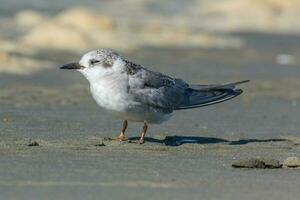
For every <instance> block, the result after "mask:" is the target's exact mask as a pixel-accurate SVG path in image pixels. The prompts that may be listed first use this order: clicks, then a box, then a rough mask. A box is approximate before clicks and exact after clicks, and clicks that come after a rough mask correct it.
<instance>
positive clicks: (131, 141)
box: [128, 139, 145, 144]
mask: <svg viewBox="0 0 300 200" xmlns="http://www.w3.org/2000/svg"><path fill="white" fill-rule="evenodd" d="M128 142H129V143H133V144H144V143H145V141H144V140H143V139H139V140H128Z"/></svg>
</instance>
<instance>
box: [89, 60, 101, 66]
mask: <svg viewBox="0 0 300 200" xmlns="http://www.w3.org/2000/svg"><path fill="white" fill-rule="evenodd" d="M97 63H100V60H91V64H92V65H94V64H97Z"/></svg>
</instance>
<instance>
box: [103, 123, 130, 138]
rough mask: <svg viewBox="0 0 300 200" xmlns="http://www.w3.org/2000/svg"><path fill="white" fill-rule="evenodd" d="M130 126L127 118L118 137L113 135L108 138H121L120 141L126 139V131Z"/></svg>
mask: <svg viewBox="0 0 300 200" xmlns="http://www.w3.org/2000/svg"><path fill="white" fill-rule="evenodd" d="M127 127H128V121H127V120H126V119H125V120H124V121H123V127H122V130H121V132H120V135H119V136H118V137H113V138H107V140H119V141H126V140H127V139H126V137H125V131H126V129H127Z"/></svg>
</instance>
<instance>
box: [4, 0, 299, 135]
mask: <svg viewBox="0 0 300 200" xmlns="http://www.w3.org/2000/svg"><path fill="white" fill-rule="evenodd" d="M0 3H1V7H0V30H1V32H0V89H1V93H0V103H1V107H2V111H1V112H2V118H3V119H4V121H7V119H6V118H9V117H10V116H14V117H12V118H15V117H18V116H19V117H20V116H21V117H25V118H26V117H27V115H26V114H24V113H26V112H25V111H20V109H25V110H26V109H29V110H30V109H33V108H34V109H37V108H39V109H41V113H40V115H44V114H45V113H47V112H48V113H51V112H50V110H49V109H51V108H55V107H59V106H74V107H72V110H74V113H76V109H77V108H79V107H80V106H81V107H82V106H89V109H90V110H93V109H94V108H95V107H96V105H95V103H94V101H93V100H92V98H91V96H90V94H89V87H88V83H87V81H86V80H85V79H84V78H83V77H82V76H81V75H80V74H79V73H76V72H70V71H61V70H59V69H58V67H59V66H61V65H62V64H64V63H68V62H71V61H78V60H79V59H80V57H81V55H82V54H84V53H86V52H87V51H89V50H91V49H96V48H110V49H112V50H114V51H117V52H119V53H121V54H123V55H124V56H126V57H128V59H129V60H132V61H135V62H137V63H140V64H143V65H144V66H146V67H149V68H150V69H152V70H157V71H161V72H163V73H166V74H169V75H171V76H174V77H181V78H183V79H185V80H186V81H188V82H191V83H204V84H205V83H222V82H230V81H239V80H244V79H251V81H252V82H251V83H249V84H246V85H244V86H242V87H243V88H244V89H245V93H244V94H243V95H242V96H241V97H240V98H239V99H236V100H234V101H235V103H225V104H224V105H221V106H220V105H217V106H214V107H211V108H208V109H207V108H203V109H202V110H201V111H199V110H197V111H190V112H185V111H183V112H180V113H181V114H178V115H177V118H176V117H175V120H173V121H171V122H170V124H169V125H168V126H167V128H165V129H163V131H166V130H170V129H169V128H170V127H171V131H170V132H172V131H174V134H176V131H177V132H178V133H180V132H182V130H178V129H177V128H176V125H175V121H176V120H179V119H180V116H182V117H183V116H184V115H186V114H187V113H188V114H187V117H189V118H190V119H191V123H192V124H194V125H195V127H198V128H197V129H191V128H189V127H188V125H186V126H187V127H186V128H189V129H191V130H190V132H191V133H192V134H195V135H196V134H199V130H200V131H201V132H202V133H203V132H204V133H207V134H212V135H216V136H217V135H220V131H221V132H222V134H225V135H227V136H231V135H234V136H236V137H242V136H243V135H247V134H250V135H256V136H257V137H265V136H266V135H282V134H299V123H298V122H299V121H298V119H299V115H298V113H299V111H300V108H299V105H298V102H299V98H300V92H299V87H300V80H299V75H300V68H299V62H300V59H299V56H300V12H299V10H300V1H298V0H285V1H282V0H213V1H212V0H189V1H181V0H164V1H154V0H120V1H109V0H102V1H96V0H86V1H84V2H83V1H79V0H76V1H71V0H64V1H61V0H53V1H46V0H28V1H21V0H10V1H7V0H0ZM63 108H65V107H63ZM5 109H6V110H5ZM89 109H88V108H85V110H89ZM62 110H63V109H62ZM15 112H18V113H19V115H17V116H15V114H14V113H15ZM97 112H98V111H97ZM43 113H44V114H43ZM87 113H88V112H87ZM99 113H101V112H99ZM220 113H221V114H220ZM226 113H231V116H232V117H231V118H230V119H227V121H226V120H225V121H223V118H226V116H227V114H226ZM36 115H38V114H36ZM40 115H38V116H37V117H38V118H40V117H41V116H40ZM56 115H58V114H57V112H54V114H53V117H54V118H55V116H56ZM99 115H101V114H95V120H97V118H99ZM194 116H200V117H201V120H199V119H197V118H195V117H194ZM212 118H213V119H215V121H217V122H219V123H217V124H215V123H214V122H212V120H211V119H212ZM46 119H47V120H49V119H48V118H46ZM108 119H111V120H112V118H108ZM236 119H239V120H236ZM61 120H62V121H64V120H66V119H65V118H63V119H61ZM74 120H75V121H76V120H77V121H76V122H78V123H80V121H82V119H80V118H78V119H74ZM103 120H105V119H103ZM228 120H229V121H228ZM8 121H9V120H8ZM17 121H18V120H17ZM21 121H22V120H21ZM50 121H51V120H50ZM108 121H109V120H108ZM116 121H117V120H116ZM116 121H114V120H112V121H111V122H108V123H110V124H111V125H112V124H114V123H115V122H116ZM20 123H21V122H20ZM49 123H50V122H49ZM52 123H55V122H53V121H52ZM82 124H84V123H82ZM19 125H20V124H19ZM23 125H24V126H25V127H26V123H25V124H23ZM83 126H84V125H83ZM87 126H88V125H87ZM184 126H185V125H183V126H182V127H183V128H184ZM172 127H173V129H172ZM100 128H101V125H99V126H96V127H95V128H94V130H91V132H92V133H95V134H96V132H97V130H99V129H100ZM104 129H105V128H104ZM8 130H9V127H7V126H5V127H4V128H3V130H2V131H3V132H7V131H8ZM83 130H85V129H83ZM117 130H118V128H116V131H117ZM33 131H34V130H33ZM105 131H106V133H105ZM23 132H24V131H23ZM23 132H22V134H21V135H24V133H23ZM28 132H30V133H31V134H32V131H28ZM46 132H47V131H46V130H45V133H44V134H46V135H47V134H49V133H48V132H47V133H46ZM77 132H78V134H79V135H80V131H77ZM104 133H105V134H111V129H110V127H109V128H107V129H106V130H104ZM28 134H29V133H28ZM52 134H53V133H52ZM38 135H39V136H41V135H43V134H42V133H41V132H40V133H39V134H38Z"/></svg>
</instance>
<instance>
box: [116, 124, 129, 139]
mask: <svg viewBox="0 0 300 200" xmlns="http://www.w3.org/2000/svg"><path fill="white" fill-rule="evenodd" d="M127 127H128V121H127V120H126V119H125V120H124V121H123V127H122V130H121V133H120V135H119V136H118V139H119V140H121V141H125V140H127V139H126V137H125V131H126V129H127Z"/></svg>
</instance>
